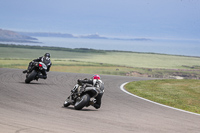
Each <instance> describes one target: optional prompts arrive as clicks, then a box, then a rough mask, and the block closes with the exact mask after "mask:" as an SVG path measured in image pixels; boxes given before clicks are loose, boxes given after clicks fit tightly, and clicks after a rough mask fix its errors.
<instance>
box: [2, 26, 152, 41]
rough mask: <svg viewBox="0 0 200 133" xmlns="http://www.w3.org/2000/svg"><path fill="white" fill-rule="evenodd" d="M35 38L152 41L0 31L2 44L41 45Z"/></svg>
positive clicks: (91, 35) (145, 39) (89, 35)
mask: <svg viewBox="0 0 200 133" xmlns="http://www.w3.org/2000/svg"><path fill="white" fill-rule="evenodd" d="M34 37H63V38H87V39H110V40H129V41H152V40H151V39H148V38H109V37H103V36H100V35H99V34H98V33H96V34H88V35H73V34H68V33H51V32H15V31H10V30H2V29H0V42H20V43H21V42H22V43H23V42H30V43H40V42H38V39H36V38H34Z"/></svg>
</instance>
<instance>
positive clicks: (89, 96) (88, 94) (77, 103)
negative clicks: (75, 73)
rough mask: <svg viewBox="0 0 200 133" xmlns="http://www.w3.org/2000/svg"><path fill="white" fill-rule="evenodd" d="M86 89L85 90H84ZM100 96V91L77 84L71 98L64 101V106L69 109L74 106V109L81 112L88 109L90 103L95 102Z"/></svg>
mask: <svg viewBox="0 0 200 133" xmlns="http://www.w3.org/2000/svg"><path fill="white" fill-rule="evenodd" d="M83 88H84V89H83ZM98 94H99V91H98V89H96V87H93V86H89V85H87V86H84V87H83V86H81V85H79V84H76V85H75V86H74V88H73V89H72V90H71V94H70V96H69V97H68V98H67V99H66V100H65V101H64V104H63V106H64V107H68V106H69V105H73V106H74V109H76V110H81V109H82V108H83V107H88V106H89V105H90V104H89V102H90V101H93V102H95V99H94V98H95V97H96V96H97V95H98Z"/></svg>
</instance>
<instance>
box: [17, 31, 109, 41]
mask: <svg viewBox="0 0 200 133" xmlns="http://www.w3.org/2000/svg"><path fill="white" fill-rule="evenodd" d="M18 33H20V34H22V35H28V36H34V37H64V38H89V39H108V38H106V37H101V36H99V35H98V34H90V35H76V36H75V35H72V34H68V33H50V32H18Z"/></svg>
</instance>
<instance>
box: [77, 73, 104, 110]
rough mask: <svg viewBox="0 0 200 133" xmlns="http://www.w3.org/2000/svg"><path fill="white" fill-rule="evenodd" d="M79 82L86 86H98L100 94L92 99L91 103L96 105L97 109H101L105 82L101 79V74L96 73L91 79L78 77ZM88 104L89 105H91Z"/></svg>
mask: <svg viewBox="0 0 200 133" xmlns="http://www.w3.org/2000/svg"><path fill="white" fill-rule="evenodd" d="M77 82H78V84H79V85H82V86H83V88H82V89H84V87H86V86H87V85H88V84H89V85H91V86H94V87H96V89H97V90H98V91H99V94H98V95H97V96H96V97H95V99H94V101H90V103H89V105H92V106H94V107H95V108H96V109H99V108H100V107H101V98H102V96H103V93H104V83H103V82H102V80H101V79H100V76H99V75H94V76H93V77H92V78H91V79H87V78H86V79H83V80H82V79H78V81H77ZM89 105H88V106H89Z"/></svg>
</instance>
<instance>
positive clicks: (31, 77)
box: [25, 70, 37, 83]
mask: <svg viewBox="0 0 200 133" xmlns="http://www.w3.org/2000/svg"><path fill="white" fill-rule="evenodd" d="M36 75H37V72H36V71H35V70H33V71H32V72H31V73H30V74H29V75H28V76H27V78H26V80H25V83H30V82H31V81H32V80H33V79H34V78H35V76H36Z"/></svg>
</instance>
